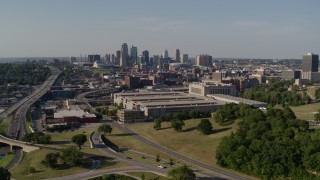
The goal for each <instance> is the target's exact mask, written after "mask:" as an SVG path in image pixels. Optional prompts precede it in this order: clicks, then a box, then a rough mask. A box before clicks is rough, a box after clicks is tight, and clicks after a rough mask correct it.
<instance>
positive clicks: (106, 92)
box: [75, 88, 118, 102]
mask: <svg viewBox="0 0 320 180" xmlns="http://www.w3.org/2000/svg"><path fill="white" fill-rule="evenodd" d="M117 91H118V89H116V88H109V89H100V90H94V91H88V92H84V93H81V94H79V95H78V96H77V97H76V98H75V99H76V100H77V101H78V102H112V97H104V98H100V97H95V98H89V96H101V94H104V95H111V93H115V92H117ZM95 94H96V95H95Z"/></svg>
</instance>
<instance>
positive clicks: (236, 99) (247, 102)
mask: <svg viewBox="0 0 320 180" xmlns="http://www.w3.org/2000/svg"><path fill="white" fill-rule="evenodd" d="M210 96H211V97H213V98H217V99H218V100H223V99H225V100H231V101H237V102H239V103H244V104H261V105H267V103H265V102H260V101H255V100H251V99H244V98H241V97H235V96H229V95H225V94H210Z"/></svg>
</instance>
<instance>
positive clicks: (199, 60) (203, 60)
mask: <svg viewBox="0 0 320 180" xmlns="http://www.w3.org/2000/svg"><path fill="white" fill-rule="evenodd" d="M196 65H198V66H212V56H209V55H207V54H205V55H203V54H202V55H198V56H196Z"/></svg>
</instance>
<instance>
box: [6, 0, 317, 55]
mask: <svg viewBox="0 0 320 180" xmlns="http://www.w3.org/2000/svg"><path fill="white" fill-rule="evenodd" d="M319 5H320V2H318V1H315V0H310V1H307V2H305V1H304V2H303V1H295V0H294V1H289V0H284V1H281V2H279V1H268V2H256V1H253V0H245V1H241V2H236V1H224V2H222V1H209V0H203V1H200V2H199V1H197V2H196V1H191V0H186V1H184V3H183V4H182V3H181V1H177V0H173V1H161V2H156V1H152V2H150V1H145V0H142V1H139V2H132V1H125V0H124V1H108V2H106V1H90V2H89V1H82V0H77V1H75V0H70V1H39V0H33V1H28V2H18V1H7V2H2V5H1V7H0V19H1V22H2V25H1V29H0V34H1V36H0V57H50V56H55V57H57V56H59V57H64V56H80V54H82V55H84V54H100V55H102V56H104V54H115V53H116V51H118V50H120V49H121V44H122V43H127V44H128V45H129V46H131V45H134V46H137V47H138V50H139V52H138V55H141V54H142V51H143V50H148V51H149V54H150V55H160V54H162V53H163V51H164V50H165V49H167V50H168V51H169V55H170V56H173V55H174V51H175V49H180V53H181V54H188V55H189V57H195V56H196V55H199V54H210V55H212V56H213V57H225V58H275V59H285V58H299V59H301V58H302V54H306V53H308V52H314V53H316V54H319V52H320V46H319V42H320V32H319V31H318V29H319V28H320V24H319V23H316V22H317V17H319V15H320V12H319V11H318V10H317V7H319ZM142 10H143V11H142Z"/></svg>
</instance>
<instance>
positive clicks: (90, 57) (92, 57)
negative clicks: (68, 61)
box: [88, 54, 101, 62]
mask: <svg viewBox="0 0 320 180" xmlns="http://www.w3.org/2000/svg"><path fill="white" fill-rule="evenodd" d="M100 59H101V57H100V55H99V54H93V55H91V54H90V55H88V61H89V62H95V61H99V60H100Z"/></svg>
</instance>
